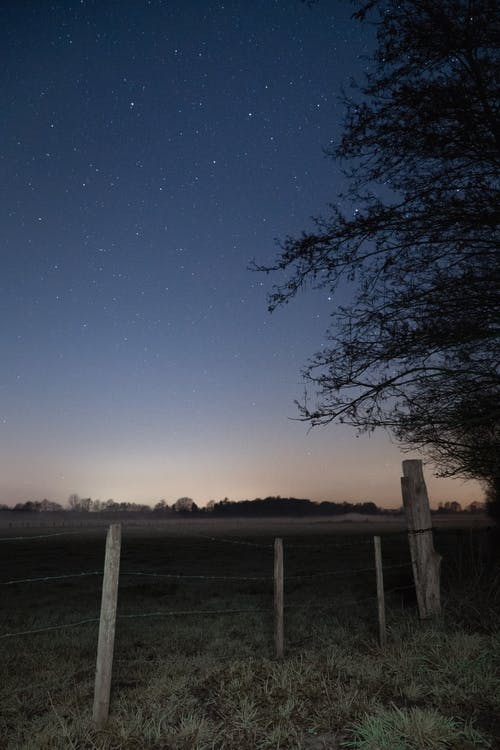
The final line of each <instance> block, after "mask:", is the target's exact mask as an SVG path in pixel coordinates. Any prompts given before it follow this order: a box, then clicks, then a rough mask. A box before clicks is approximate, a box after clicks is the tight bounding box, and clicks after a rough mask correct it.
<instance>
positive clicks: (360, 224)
mask: <svg viewBox="0 0 500 750" xmlns="http://www.w3.org/2000/svg"><path fill="white" fill-rule="evenodd" d="M358 5H359V3H358ZM355 15H356V17H357V19H358V20H360V21H365V20H366V19H367V18H368V17H369V18H371V19H373V20H374V22H375V23H376V26H377V35H378V36H377V38H378V46H377V50H376V53H375V57H374V61H373V68H372V70H371V72H369V73H368V74H367V77H366V80H365V82H364V85H362V86H361V87H360V88H359V89H355V90H354V93H353V94H352V95H351V96H350V97H347V96H344V105H345V121H344V129H343V137H342V139H341V141H340V142H339V143H338V144H337V146H336V147H335V149H334V150H333V151H332V152H331V155H332V156H333V157H334V158H335V159H337V160H339V161H340V162H341V163H342V164H343V167H344V174H345V176H346V178H347V181H348V185H349V188H348V190H347V191H346V192H345V194H343V195H341V196H339V197H338V200H337V202H336V203H335V204H334V205H332V206H331V212H330V215H329V216H328V217H326V218H318V219H316V226H315V230H314V231H310V232H304V233H303V234H302V235H301V236H300V237H298V238H293V237H288V238H287V239H286V240H285V241H284V242H283V243H282V244H281V246H280V253H279V255H278V258H277V260H276V262H275V264H273V265H272V266H266V267H264V266H257V265H254V267H255V268H258V269H260V270H264V271H266V272H271V271H280V272H283V271H285V272H286V273H285V278H286V280H285V282H284V283H282V284H280V285H277V286H275V287H274V290H273V292H272V294H271V296H270V309H274V308H275V307H276V306H277V305H281V304H283V303H286V302H288V301H289V300H290V299H291V298H292V297H293V296H294V295H295V294H296V293H297V291H298V290H299V289H301V288H303V287H304V286H305V285H306V284H308V283H310V284H312V285H313V286H316V287H324V288H327V289H328V290H329V292H330V294H332V295H334V294H335V292H336V291H337V289H338V286H339V284H340V283H344V282H348V283H349V284H351V286H352V289H353V300H352V302H351V303H349V304H347V305H345V306H338V307H336V309H335V310H334V312H333V313H332V323H331V327H330V328H329V330H328V332H327V345H326V346H325V347H324V348H323V349H322V350H321V351H320V353H318V354H317V355H316V356H314V357H313V359H312V360H311V361H310V363H309V364H308V366H307V368H306V370H305V373H304V374H305V377H306V379H307V380H308V381H309V382H310V383H312V384H313V386H314V390H315V392H316V394H317V400H316V403H315V404H314V405H313V406H310V404H309V398H310V397H309V396H306V398H305V399H304V402H303V403H301V404H299V409H300V418H301V419H304V420H306V421H309V422H310V423H311V424H312V425H318V424H326V423H329V422H332V421H334V420H336V421H340V422H346V423H348V424H351V425H354V426H355V427H357V428H358V429H359V430H361V431H364V430H372V429H375V428H377V427H385V428H387V429H388V430H389V431H391V432H392V433H393V434H394V435H395V436H396V437H397V439H398V440H399V441H400V443H401V445H402V446H403V447H405V448H415V447H417V448H419V449H422V450H424V451H425V452H427V453H428V455H429V456H430V457H431V458H433V459H434V460H437V461H438V464H439V468H440V469H441V471H442V472H444V473H451V474H462V475H466V476H473V477H476V478H479V479H484V480H485V481H486V482H487V483H488V484H489V486H490V487H495V486H498V477H500V467H499V456H500V451H499V450H498V449H499V447H500V446H499V431H498V425H499V422H500V406H499V393H500V374H499V366H498V365H499V362H500V347H499V337H498V332H499V323H500V268H499V264H498V222H499V215H500V209H499V206H500V201H499V198H500V195H499V185H498V169H499V166H500V126H499V123H500V120H499V117H498V115H499V111H498V110H499V81H500V65H499V58H500V56H499V53H498V49H499V41H500V30H499V26H500V23H499V14H498V4H497V2H493V0H441V1H440V2H439V3H437V2H434V0H371V2H365V3H363V4H362V6H361V8H360V10H359V11H358V12H357V14H355ZM347 205H348V206H349V209H347V208H346V206H347ZM282 275H283V274H282ZM479 438H481V439H479ZM498 500H500V498H497V501H498Z"/></svg>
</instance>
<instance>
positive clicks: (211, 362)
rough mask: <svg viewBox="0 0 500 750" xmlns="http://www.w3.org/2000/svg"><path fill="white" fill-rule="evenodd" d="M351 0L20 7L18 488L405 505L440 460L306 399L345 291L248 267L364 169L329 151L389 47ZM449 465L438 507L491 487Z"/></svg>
mask: <svg viewBox="0 0 500 750" xmlns="http://www.w3.org/2000/svg"><path fill="white" fill-rule="evenodd" d="M352 10H353V8H352V6H351V4H350V3H349V2H342V1H340V0H338V1H332V0H330V1H328V0H322V1H321V2H319V3H317V4H315V5H314V6H313V7H308V6H307V5H306V4H305V3H302V2H300V0H281V1H280V0H252V2H248V0H227V2H215V1H212V0H171V1H169V2H167V0H149V1H146V0H123V1H122V2H117V1H116V0H113V1H110V0H95V2H92V1H88V0H80V2H78V1H75V2H70V0H60V2H49V1H48V0H32V2H30V1H29V0H22V1H20V0H10V2H9V1H8V0H7V1H6V2H4V3H2V9H1V11H0V29H1V31H0V44H1V50H2V61H3V66H2V82H1V86H2V96H1V100H2V118H1V124H0V128H1V131H0V150H1V153H0V168H1V175H2V179H1V189H2V196H1V202H0V211H1V214H2V220H1V226H2V234H1V261H2V262H1V277H0V278H1V298H0V299H1V358H0V451H1V467H0V502H3V503H8V504H13V503H16V502H23V501H25V500H35V499H42V498H43V497H48V498H49V499H52V500H57V501H59V502H64V501H65V500H66V499H67V497H68V495H69V494H70V493H72V492H76V493H79V494H80V495H82V496H91V497H93V498H94V499H95V498H100V499H102V500H105V499H107V498H110V497H111V498H114V499H115V500H132V501H136V502H147V503H155V502H157V501H158V500H159V499H161V498H165V499H166V500H167V502H169V503H170V502H173V501H175V499H176V498H178V497H180V496H182V495H188V496H190V497H193V498H194V499H195V500H196V502H198V503H199V504H200V505H204V504H205V503H206V502H207V501H208V500H210V499H215V500H219V499H221V498H223V497H226V496H227V497H229V498H231V499H232V500H239V499H243V498H254V497H257V496H261V497H263V496H266V495H271V494H280V495H282V496H288V495H294V496H297V497H308V498H310V499H312V500H334V501H339V502H340V501H343V500H347V501H350V502H357V501H365V500H373V501H374V502H376V503H378V504H381V505H388V506H398V505H400V503H401V497H400V480H399V477H400V476H401V460H402V458H406V457H418V456H416V455H412V456H404V455H402V454H401V453H400V451H399V449H398V448H397V447H396V446H395V445H391V443H390V441H389V438H388V437H387V436H386V435H385V433H381V434H380V435H375V436H372V437H371V438H369V437H361V438H359V439H357V438H356V437H355V433H354V430H352V429H351V428H349V427H345V426H338V427H334V428H332V427H329V428H326V429H316V430H314V431H312V432H308V427H307V425H305V424H303V423H300V422H298V421H292V420H291V419H290V418H291V417H297V411H296V407H295V406H294V403H293V401H294V399H295V398H301V396H302V394H303V383H302V380H301V374H300V373H301V368H302V366H303V365H304V364H305V363H306V360H307V359H308V357H310V356H311V355H312V354H313V353H314V352H315V351H316V350H318V349H319V348H320V347H321V343H322V341H323V334H324V332H325V330H326V328H327V326H328V319H329V312H330V311H331V310H332V306H333V305H334V304H335V302H336V300H331V299H329V298H328V295H327V294H326V293H325V292H324V291H312V290H310V291H308V292H306V293H305V294H302V295H301V296H300V297H299V298H297V300H295V301H294V302H293V303H291V304H290V305H288V306H286V307H285V308H283V309H281V310H278V311H277V312H275V313H273V315H270V314H269V313H268V311H267V301H266V295H267V293H268V292H269V291H270V289H271V285H272V283H273V279H272V278H271V277H267V276H265V275H261V274H256V273H253V272H251V271H249V270H248V266H249V263H250V261H251V260H252V259H253V258H255V259H256V260H257V261H258V262H260V263H270V262H271V260H272V259H273V257H274V256H275V255H276V246H275V242H274V240H275V238H280V237H281V238H283V237H284V236H285V235H286V234H288V233H290V234H295V233H297V232H300V231H301V230H302V229H305V228H307V227H309V226H310V217H311V215H317V214H319V213H320V212H322V211H326V210H327V209H326V204H327V203H328V202H329V201H334V200H335V197H336V195H337V193H338V192H339V191H340V190H341V189H342V187H343V183H342V176H341V173H340V169H339V167H338V166H337V165H335V164H334V163H333V162H332V161H331V160H329V159H328V158H326V157H325V155H324V152H323V149H324V148H327V147H329V146H330V144H331V143H332V142H333V141H334V140H335V139H336V138H338V137H339V134H340V132H341V123H342V106H341V104H340V103H339V102H338V100H337V96H338V94H339V93H340V89H341V86H342V84H344V85H348V83H349V79H350V77H351V76H354V77H358V78H360V77H361V76H362V73H363V71H364V69H365V68H366V67H367V66H368V65H369V61H368V60H367V59H366V56H367V55H369V54H370V51H371V50H372V48H373V31H372V30H371V29H370V28H368V27H367V28H364V27H362V26H360V25H359V24H358V23H357V22H355V21H352V20H351V18H350V16H351V13H352ZM278 280H279V279H275V281H278ZM426 475H427V477H428V479H429V482H428V486H429V489H430V491H431V500H432V501H433V503H437V502H438V501H440V500H454V499H456V500H459V501H462V502H468V501H471V500H474V499H479V498H480V497H481V492H480V489H479V487H478V485H477V484H475V483H468V484H463V483H462V482H461V481H460V480H459V481H453V482H452V481H451V480H447V481H445V480H439V481H436V480H433V479H432V476H431V469H430V468H429V469H427V471H426Z"/></svg>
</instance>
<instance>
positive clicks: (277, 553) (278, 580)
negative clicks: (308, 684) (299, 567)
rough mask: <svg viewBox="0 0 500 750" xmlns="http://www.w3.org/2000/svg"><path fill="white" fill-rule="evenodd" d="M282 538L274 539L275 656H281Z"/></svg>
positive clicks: (279, 657)
mask: <svg viewBox="0 0 500 750" xmlns="http://www.w3.org/2000/svg"><path fill="white" fill-rule="evenodd" d="M283 599H284V596H283V540H282V539H278V538H277V539H275V540H274V644H275V647H276V658H277V659H282V658H283V645H284V635H283Z"/></svg>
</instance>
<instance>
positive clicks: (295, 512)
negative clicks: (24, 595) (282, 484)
mask: <svg viewBox="0 0 500 750" xmlns="http://www.w3.org/2000/svg"><path fill="white" fill-rule="evenodd" d="M484 509H485V506H484V503H479V502H475V501H474V502H472V503H470V504H469V505H467V506H466V507H465V508H462V506H461V504H460V503H458V502H456V501H451V502H446V503H440V504H439V506H438V508H437V510H435V511H433V512H434V513H459V512H461V511H462V510H465V511H467V512H470V513H480V512H482V511H484ZM0 511H23V512H29V513H41V512H63V513H78V514H86V513H102V514H114V513H140V514H143V515H149V516H152V517H155V516H156V517H166V516H176V515H182V516H190V517H193V516H199V517H207V516H217V517H236V516H238V517H271V516H338V515H343V514H346V513H359V514H362V515H377V514H384V515H388V514H397V513H402V512H403V509H402V508H398V509H387V508H379V507H378V506H377V505H375V503H373V502H364V503H348V502H342V503H333V502H326V501H324V502H313V501H312V500H308V499H305V498H297V497H280V496H279V495H278V496H270V497H265V498H260V497H258V498H255V500H240V501H236V500H229V499H228V498H227V497H226V498H224V499H223V500H220V501H218V502H217V501H215V500H210V502H209V503H207V505H206V506H205V507H201V508H200V507H199V506H198V505H197V504H196V503H195V501H194V500H192V499H191V498H190V497H180V498H179V499H178V500H176V501H175V502H174V503H173V504H172V505H169V504H168V503H167V502H166V500H160V501H159V502H158V503H156V505H154V506H153V507H151V506H150V505H145V504H142V503H133V502H116V501H115V500H112V499H109V500H105V501H102V500H92V499H91V498H90V497H80V496H79V495H77V494H72V495H70V496H69V498H68V504H67V506H62V505H61V504H60V503H56V502H52V501H51V500H47V499H44V500H36V501H32V500H29V501H28V502H25V503H17V505H15V506H14V507H10V506H8V505H0Z"/></svg>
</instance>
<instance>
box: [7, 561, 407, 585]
mask: <svg viewBox="0 0 500 750" xmlns="http://www.w3.org/2000/svg"><path fill="white" fill-rule="evenodd" d="M410 567H411V563H401V564H399V565H386V566H384V571H385V570H393V569H400V568H410ZM374 570H375V568H374V567H373V566H372V567H370V568H351V569H347V570H329V571H325V572H322V573H303V574H299V575H291V576H290V575H285V576H284V580H285V581H287V580H299V579H302V578H319V577H321V576H333V575H342V574H351V573H367V572H373V571H374ZM102 574H103V572H102V570H91V571H82V572H80V573H64V574H61V575H58V576H39V577H37V578H16V579H13V580H12V581H0V586H12V585H14V584H17V583H40V582H43V583H45V582H46V581H59V580H63V579H66V578H84V577H85V576H102ZM120 576H143V577H146V578H174V579H176V580H207V581H219V580H220V581H270V580H272V578H273V576H271V575H269V576H222V575H220V576H217V575H215V576H204V575H191V574H187V575H186V574H184V573H150V572H143V571H132V570H123V571H121V572H120Z"/></svg>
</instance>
